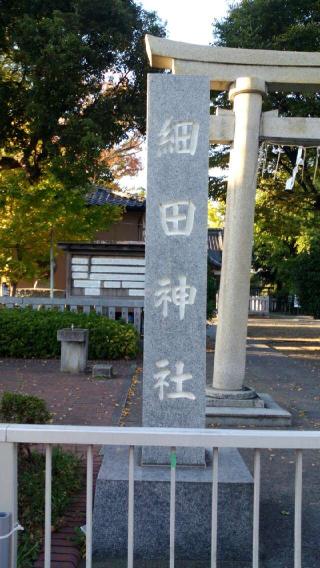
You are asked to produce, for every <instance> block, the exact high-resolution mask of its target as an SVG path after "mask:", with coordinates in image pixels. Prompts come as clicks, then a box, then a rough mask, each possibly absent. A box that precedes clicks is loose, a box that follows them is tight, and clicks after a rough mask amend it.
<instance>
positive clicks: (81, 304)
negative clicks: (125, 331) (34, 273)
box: [0, 296, 144, 333]
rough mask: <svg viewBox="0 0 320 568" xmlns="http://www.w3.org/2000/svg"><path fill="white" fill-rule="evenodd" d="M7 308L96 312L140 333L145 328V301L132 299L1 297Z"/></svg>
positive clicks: (1, 301)
mask: <svg viewBox="0 0 320 568" xmlns="http://www.w3.org/2000/svg"><path fill="white" fill-rule="evenodd" d="M1 305H4V306H6V307H7V308H14V307H16V306H20V307H26V306H30V307H31V308H33V309H34V310H39V309H40V308H45V309H52V308H55V309H57V310H59V311H62V312H64V311H66V310H68V311H71V312H80V311H81V312H84V313H90V312H91V311H95V312H96V313H97V314H103V315H105V316H107V317H108V318H110V319H118V318H121V319H123V320H124V321H126V322H127V323H128V322H129V323H132V324H133V325H134V326H135V328H136V329H137V331H138V332H139V333H141V332H142V328H143V321H142V320H143V305H144V302H143V300H131V299H130V298H129V299H127V298H83V297H77V296H72V297H70V298H44V297H39V298H32V297H17V296H0V306H1Z"/></svg>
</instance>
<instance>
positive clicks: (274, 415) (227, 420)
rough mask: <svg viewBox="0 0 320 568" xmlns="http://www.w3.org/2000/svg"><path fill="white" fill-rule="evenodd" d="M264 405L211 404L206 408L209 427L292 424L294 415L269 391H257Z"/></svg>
mask: <svg viewBox="0 0 320 568" xmlns="http://www.w3.org/2000/svg"><path fill="white" fill-rule="evenodd" d="M257 394H258V397H259V398H260V400H262V401H263V403H264V406H263V407H261V408H259V407H256V408H252V407H251V408H250V407H248V406H247V407H238V408H237V407H236V406H226V405H224V406H223V405H221V406H211V405H210V401H209V404H208V405H207V408H206V425H207V426H208V427H219V428H223V427H224V426H246V427H247V428H248V427H251V426H254V427H257V428H260V427H265V426H267V427H269V428H276V427H285V426H291V424H292V415H291V414H290V412H288V411H287V410H285V409H284V408H282V407H281V406H280V405H279V404H278V403H277V402H276V401H275V400H274V399H273V398H272V396H270V395H269V394H267V393H257Z"/></svg>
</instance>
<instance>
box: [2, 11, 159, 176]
mask: <svg viewBox="0 0 320 568" xmlns="http://www.w3.org/2000/svg"><path fill="white" fill-rule="evenodd" d="M0 30H1V32H0V148H2V156H1V159H0V166H1V167H2V168H10V169H11V168H21V167H22V168H24V170H25V171H26V174H27V176H28V178H29V179H30V181H31V182H34V181H37V180H38V179H39V178H40V177H41V175H42V174H43V172H44V171H45V170H48V169H49V170H50V173H53V174H54V175H55V176H56V178H57V179H59V180H60V181H61V182H63V183H64V184H68V185H69V186H70V185H71V186H74V183H75V182H79V181H83V180H88V179H92V178H94V179H95V180H96V179H97V177H98V176H100V177H104V178H108V174H109V170H108V167H107V166H106V165H105V164H104V162H103V161H101V160H99V156H100V153H101V151H102V150H104V149H105V148H111V147H112V146H113V145H114V144H117V143H119V142H121V141H122V140H123V139H124V138H125V137H126V136H127V133H128V131H129V130H130V129H135V128H136V129H138V130H140V131H144V128H145V100H146V73H147V62H146V56H145V47H144V41H143V38H144V35H145V33H146V32H149V33H154V34H156V35H164V28H163V26H162V24H161V22H160V21H159V20H158V19H157V16H156V14H155V13H150V12H146V11H144V10H143V9H142V7H141V6H139V5H138V4H135V2H134V1H133V0H116V1H111V0H94V2H92V0H2V2H1V11H0Z"/></svg>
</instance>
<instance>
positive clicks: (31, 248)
mask: <svg viewBox="0 0 320 568" xmlns="http://www.w3.org/2000/svg"><path fill="white" fill-rule="evenodd" d="M85 197H86V193H85V192H84V191H83V190H81V189H78V190H76V189H73V190H72V191H66V190H65V188H64V186H63V185H62V184H61V183H60V182H57V180H56V179H55V177H54V176H51V177H50V176H48V177H47V178H46V179H45V180H44V179H42V180H41V181H39V182H37V183H34V184H30V183H29V180H28V178H27V174H26V172H25V171H24V170H18V171H16V170H10V171H5V172H2V173H0V209H1V216H0V274H1V275H2V276H5V277H6V279H7V280H9V281H10V284H11V293H12V294H13V295H14V293H15V289H16V285H17V283H18V282H19V280H21V279H24V278H27V279H40V278H46V277H47V276H48V272H49V256H50V246H51V242H52V243H53V244H54V248H55V249H56V243H57V242H58V241H64V240H73V241H76V240H81V241H86V240H91V239H92V238H93V237H94V235H95V234H96V232H97V230H98V229H108V227H109V226H110V224H111V223H112V222H114V221H118V220H119V219H120V218H121V213H122V209H121V208H120V207H113V206H110V205H104V206H91V207H88V206H87V205H86V202H85Z"/></svg>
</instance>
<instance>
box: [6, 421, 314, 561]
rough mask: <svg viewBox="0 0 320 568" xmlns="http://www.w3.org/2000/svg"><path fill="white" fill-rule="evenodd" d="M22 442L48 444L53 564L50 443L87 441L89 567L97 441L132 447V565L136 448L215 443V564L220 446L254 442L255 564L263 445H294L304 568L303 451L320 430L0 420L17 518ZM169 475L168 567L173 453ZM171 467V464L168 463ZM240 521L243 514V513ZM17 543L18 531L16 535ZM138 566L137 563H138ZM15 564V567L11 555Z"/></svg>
mask: <svg viewBox="0 0 320 568" xmlns="http://www.w3.org/2000/svg"><path fill="white" fill-rule="evenodd" d="M19 443H29V444H41V445H43V444H44V445H45V446H46V475H45V497H46V498H45V527H44V529H45V530H44V533H45V561H44V568H50V549H51V482H52V475H51V474H52V472H51V466H52V445H53V444H61V445H63V444H68V445H69V444H72V445H81V446H87V500H86V504H87V511H86V515H87V518H86V525H87V530H86V568H91V566H92V507H93V451H92V449H93V446H94V445H99V446H100V445H118V446H127V447H128V460H129V474H128V550H127V566H128V568H133V565H134V448H135V447H136V446H162V447H168V448H171V452H172V455H173V458H174V457H175V453H176V448H177V447H189V448H190V447H192V448H199V447H201V448H212V449H213V466H212V516H211V519H212V521H211V564H210V565H211V568H216V567H217V544H218V542H217V524H218V522H217V520H218V469H219V449H220V448H251V449H253V450H254V473H253V481H254V495H253V534H252V567H253V568H259V516H260V515H259V513H260V451H261V450H262V449H270V448H272V449H293V450H296V462H295V516H294V568H301V536H302V532H301V518H302V457H303V450H319V449H320V432H317V431H308V432H306V431H304V432H302V431H279V430H278V431H270V430H269V431H267V430H255V431H251V430H206V429H199V430H193V429H175V428H168V429H166V428H120V427H94V426H91V427H90V426H42V425H41V426H38V425H35V426H33V425H30V426H29V425H16V424H13V425H6V424H2V425H0V508H1V507H2V508H3V507H7V509H4V510H7V511H9V512H11V513H12V515H13V523H17V486H16V483H17V482H16V479H17V474H16V472H17V445H18V444H19ZM171 464H172V465H171V478H170V486H171V490H170V527H169V530H170V549H169V554H170V568H174V563H175V547H174V545H175V479H176V477H175V476H176V471H175V459H171ZM168 467H170V466H168ZM239 521H240V522H241V519H239ZM13 541H14V547H13V548H15V546H16V537H15V536H14V537H13ZM137 566H138V564H137ZM11 568H16V555H15V553H14V554H13V555H12V563H11Z"/></svg>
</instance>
